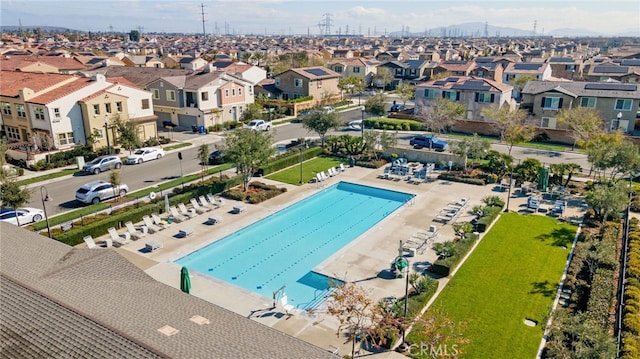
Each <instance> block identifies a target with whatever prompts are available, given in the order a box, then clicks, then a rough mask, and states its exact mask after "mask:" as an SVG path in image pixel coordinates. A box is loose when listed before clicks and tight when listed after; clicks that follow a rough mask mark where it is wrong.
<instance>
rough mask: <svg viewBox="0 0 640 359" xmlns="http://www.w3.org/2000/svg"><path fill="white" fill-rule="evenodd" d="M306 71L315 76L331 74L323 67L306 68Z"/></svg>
mask: <svg viewBox="0 0 640 359" xmlns="http://www.w3.org/2000/svg"><path fill="white" fill-rule="evenodd" d="M304 71H305V72H308V73H310V74H312V75H314V76H327V75H329V73H328V72H326V71H325V70H323V69H321V68H313V69H306V70H304Z"/></svg>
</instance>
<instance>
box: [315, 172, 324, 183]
mask: <svg viewBox="0 0 640 359" xmlns="http://www.w3.org/2000/svg"><path fill="white" fill-rule="evenodd" d="M316 181H317V182H322V181H324V179H323V178H322V175H321V174H320V173H316Z"/></svg>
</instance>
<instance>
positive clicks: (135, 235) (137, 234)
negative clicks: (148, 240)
mask: <svg viewBox="0 0 640 359" xmlns="http://www.w3.org/2000/svg"><path fill="white" fill-rule="evenodd" d="M124 226H125V227H126V228H127V231H128V232H129V234H130V235H131V238H133V239H140V238H142V237H144V236H146V234H145V233H142V231H139V230H137V229H136V227H134V226H133V223H131V221H128V222H125V224H124Z"/></svg>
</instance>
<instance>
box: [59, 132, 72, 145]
mask: <svg viewBox="0 0 640 359" xmlns="http://www.w3.org/2000/svg"><path fill="white" fill-rule="evenodd" d="M58 140H59V141H60V145H72V144H73V143H74V142H73V132H67V133H59V134H58Z"/></svg>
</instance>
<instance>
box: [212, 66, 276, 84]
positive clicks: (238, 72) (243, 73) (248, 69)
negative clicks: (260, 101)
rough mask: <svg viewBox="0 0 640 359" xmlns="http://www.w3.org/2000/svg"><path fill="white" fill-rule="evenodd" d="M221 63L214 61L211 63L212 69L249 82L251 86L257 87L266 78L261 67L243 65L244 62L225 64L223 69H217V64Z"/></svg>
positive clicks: (265, 72) (265, 73) (264, 71)
mask: <svg viewBox="0 0 640 359" xmlns="http://www.w3.org/2000/svg"><path fill="white" fill-rule="evenodd" d="M221 63H223V62H222V61H216V62H214V63H213V65H214V67H217V68H218V69H219V70H221V71H224V72H226V73H228V74H231V75H235V76H238V77H240V78H241V79H243V80H246V81H249V82H250V83H251V84H252V85H254V86H255V85H257V84H258V83H259V82H260V81H262V80H264V79H266V78H267V71H266V70H265V69H263V68H261V67H258V66H254V65H250V64H245V63H244V62H231V63H229V64H225V65H226V66H224V67H218V66H217V65H218V64H221Z"/></svg>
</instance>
